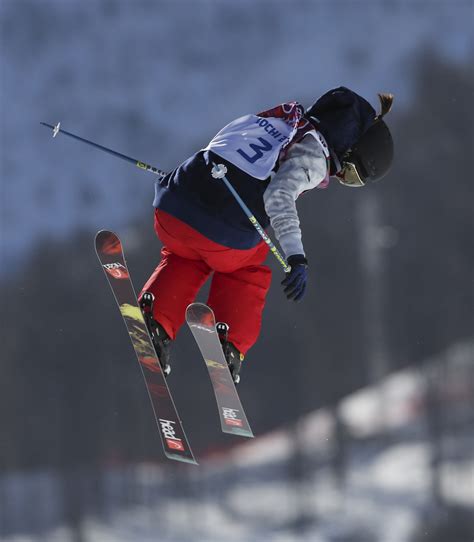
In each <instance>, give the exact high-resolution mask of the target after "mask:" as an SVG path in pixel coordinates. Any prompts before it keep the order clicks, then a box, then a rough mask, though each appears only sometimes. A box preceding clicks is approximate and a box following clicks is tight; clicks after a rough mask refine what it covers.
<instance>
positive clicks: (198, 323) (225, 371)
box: [186, 303, 254, 438]
mask: <svg viewBox="0 0 474 542" xmlns="http://www.w3.org/2000/svg"><path fill="white" fill-rule="evenodd" d="M186 322H187V324H188V326H189V329H190V330H191V332H192V334H193V336H194V338H195V339H196V342H197V345H198V347H199V349H200V351H201V354H202V357H203V358H204V361H205V362H206V366H207V369H208V371H209V376H210V379H211V384H212V387H213V389H214V395H215V397H216V401H217V406H218V410H219V417H220V421H221V429H222V431H223V432H224V433H230V434H233V435H238V436H241V437H249V438H253V436H254V435H253V433H252V429H251V428H250V425H249V422H248V421H247V417H246V415H245V412H244V409H243V407H242V404H241V402H240V398H239V395H238V393H237V390H236V389H235V384H234V381H233V379H232V375H231V373H230V370H229V367H228V365H227V361H226V359H225V357H224V353H223V351H222V346H221V343H220V341H219V335H218V334H217V331H216V320H215V317H214V312H213V311H212V309H211V308H210V307H208V306H207V305H205V304H204V303H192V304H191V305H189V307H188V308H187V309H186Z"/></svg>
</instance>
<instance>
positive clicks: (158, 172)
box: [40, 122, 167, 177]
mask: <svg viewBox="0 0 474 542" xmlns="http://www.w3.org/2000/svg"><path fill="white" fill-rule="evenodd" d="M40 124H42V125H43V126H46V127H48V128H51V129H52V130H53V137H56V136H57V135H58V134H59V133H61V134H64V135H67V136H69V137H72V138H74V139H77V140H78V141H82V142H83V143H87V145H91V146H92V147H95V148H96V149H100V150H101V151H104V152H108V153H109V154H112V155H113V156H118V157H119V158H121V159H122V160H126V161H127V162H131V163H132V164H135V165H136V166H137V167H139V168H140V169H144V170H145V171H149V172H150V173H154V174H155V175H158V176H159V177H164V176H165V175H167V173H166V172H164V171H161V169H158V168H156V167H153V166H150V165H149V164H145V162H140V160H136V159H135V158H131V157H130V156H126V155H125V154H122V153H120V152H117V151H113V150H112V149H109V148H107V147H104V146H103V145H99V144H98V143H94V142H93V141H90V140H89V139H85V138H83V137H80V136H78V135H75V134H71V132H66V130H63V129H62V128H61V123H60V122H58V123H57V124H56V126H53V125H52V124H47V123H46V122H40Z"/></svg>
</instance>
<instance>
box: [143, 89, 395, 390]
mask: <svg viewBox="0 0 474 542" xmlns="http://www.w3.org/2000/svg"><path fill="white" fill-rule="evenodd" d="M379 99H380V104H381V112H380V113H379V114H377V113H376V111H375V110H374V108H373V107H372V106H371V105H370V104H369V102H367V101H366V100H365V99H364V98H362V97H361V96H359V95H358V94H356V93H355V92H353V91H351V90H349V89H347V88H345V87H339V88H336V89H333V90H330V91H329V92H327V93H326V94H324V95H323V96H321V98H319V99H318V100H317V101H316V102H315V103H314V104H313V105H312V106H311V107H310V108H309V109H307V110H306V111H305V110H304V108H303V107H302V106H301V105H300V104H299V103H297V102H291V103H286V104H282V105H280V106H277V107H275V108H273V109H270V110H268V111H264V112H262V113H259V114H258V115H253V114H250V115H245V116H243V117H240V118H238V119H236V120H234V121H233V122H231V123H230V124H228V125H227V126H225V127H224V128H223V129H222V130H221V131H220V132H219V133H218V134H217V135H216V136H215V137H214V138H213V139H212V140H211V142H210V143H209V144H208V145H207V146H206V147H205V148H204V149H202V150H200V151H199V152H197V153H196V154H194V155H193V156H192V157H191V158H189V159H188V160H186V161H185V162H184V163H183V164H181V165H180V166H179V167H178V168H177V169H175V170H174V171H172V172H171V173H170V174H168V175H167V176H166V177H164V178H163V179H161V180H160V181H158V182H157V183H156V191H155V199H154V202H153V205H154V207H155V230H156V233H157V235H158V237H159V239H160V240H161V242H162V244H163V247H162V250H161V255H162V258H161V262H160V264H159V265H158V267H157V268H156V269H155V271H154V272H153V274H152V275H151V277H150V278H149V280H148V281H147V282H146V284H145V286H144V287H143V290H142V293H141V299H143V294H144V293H145V292H150V293H151V294H153V296H154V302H153V307H152V315H153V318H154V320H155V322H154V324H155V327H156V331H155V337H154V342H155V347H156V348H157V352H158V355H159V357H160V360H161V363H162V364H163V365H164V366H168V365H169V359H170V347H171V342H172V340H174V339H175V337H176V334H177V332H178V330H179V328H180V327H181V325H182V324H183V322H184V318H185V311H186V307H187V306H188V305H189V304H190V303H192V302H194V300H195V297H196V295H197V293H198V291H199V290H200V288H201V287H202V286H203V284H204V283H205V282H206V280H207V279H208V278H209V276H210V275H211V274H213V277H212V282H211V287H210V293H209V298H208V302H207V303H208V305H209V306H210V307H211V308H212V309H213V311H214V313H215V315H216V320H217V321H221V322H225V323H227V324H228V326H229V332H228V336H226V337H222V345H223V350H224V354H225V357H226V359H227V362H228V364H229V368H230V370H231V373H232V376H233V378H234V381H235V382H237V381H238V380H239V378H240V377H239V372H240V369H241V363H242V360H243V359H244V355H245V354H246V353H247V351H248V350H249V348H250V347H251V346H252V345H253V344H254V343H255V342H256V340H257V338H258V335H259V333H260V328H261V317H262V311H263V308H264V305H265V298H266V295H267V292H268V289H269V287H270V281H271V271H270V269H269V268H268V267H267V266H265V265H263V263H264V261H265V259H266V257H267V254H268V251H269V248H268V246H267V245H266V244H265V243H264V242H263V241H262V238H261V237H260V236H259V234H258V232H257V231H256V230H255V228H254V226H253V225H252V224H251V223H250V222H249V220H248V218H247V217H246V215H245V214H244V212H243V211H242V209H241V207H240V206H239V204H238V203H237V201H236V199H235V198H234V196H233V195H232V194H231V193H230V191H229V190H228V188H227V187H226V186H225V185H224V184H223V183H222V181H221V180H218V179H215V178H213V177H212V175H211V170H212V168H213V164H214V163H215V164H223V165H224V166H225V167H226V168H227V178H228V179H229V181H230V182H231V184H232V185H233V187H234V188H235V189H236V191H237V193H238V194H239V195H240V197H241V198H242V199H243V200H244V202H245V203H246V205H247V206H248V207H249V208H250V209H251V211H252V213H253V215H254V216H255V217H256V218H257V220H258V221H259V222H260V224H261V225H262V226H263V227H264V228H266V227H268V226H269V225H271V226H272V228H273V231H274V232H275V235H276V238H277V239H278V242H279V244H280V246H281V248H282V250H283V252H284V255H285V257H286V259H287V262H288V264H289V266H291V271H290V272H289V273H287V276H286V278H285V279H284V280H283V282H282V285H283V287H284V293H285V294H286V297H287V298H288V299H290V300H294V301H299V300H300V299H301V298H302V297H303V295H304V293H305V290H306V285H307V281H308V260H307V258H306V252H305V250H304V248H303V244H302V236H301V230H300V223H299V218H298V213H297V210H296V199H297V198H298V196H300V195H301V194H302V193H303V192H306V191H308V190H311V189H312V188H326V187H327V186H328V184H329V181H330V179H331V178H334V179H337V180H338V181H339V182H340V183H342V184H343V185H346V186H364V185H365V184H366V183H367V182H369V181H377V180H379V179H380V178H382V177H383V176H384V175H385V174H386V173H387V171H388V170H389V168H390V165H391V163H392V159H393V141H392V137H391V135H390V131H389V129H388V127H387V125H386V124H385V122H384V120H383V117H384V116H385V115H386V114H387V113H388V111H389V110H390V108H391V105H392V101H393V96H392V95H390V94H379Z"/></svg>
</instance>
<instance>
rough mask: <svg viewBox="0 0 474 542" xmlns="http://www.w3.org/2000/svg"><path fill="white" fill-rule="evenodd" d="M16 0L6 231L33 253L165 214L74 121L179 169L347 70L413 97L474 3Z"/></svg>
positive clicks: (6, 21) (345, 79) (462, 45)
mask: <svg viewBox="0 0 474 542" xmlns="http://www.w3.org/2000/svg"><path fill="white" fill-rule="evenodd" d="M285 6H286V5H285V3H283V2H268V1H260V2H255V1H254V0H240V1H239V2H238V4H235V3H233V2H227V1H224V0H214V1H207V0H202V1H195V2H191V1H183V0H180V1H174V2H172V1H165V2H127V1H117V2H100V1H98V0H97V1H92V0H91V1H88V2H73V1H67V2H64V1H63V0H45V1H42V2H36V1H35V0H22V1H21V2H13V1H11V2H8V1H7V2H1V3H0V17H1V23H2V29H3V32H2V48H1V53H0V54H1V55H2V70H1V102H2V142H1V143H2V145H1V146H2V155H1V166H2V168H1V193H0V205H1V224H0V226H1V230H0V231H1V236H0V237H1V238H0V243H1V245H0V250H1V253H2V255H3V257H4V258H7V259H9V260H11V261H16V262H21V261H23V259H24V257H25V255H26V251H27V250H28V249H30V248H31V247H32V246H33V245H34V244H36V243H37V242H38V241H39V240H41V239H43V238H45V237H48V236H53V237H55V238H58V237H59V238H67V236H69V235H70V234H71V233H72V232H74V231H77V229H79V228H86V229H89V230H91V231H95V230H97V229H98V228H99V227H105V226H107V227H110V228H117V227H118V228H120V227H123V226H124V225H126V224H127V223H129V222H131V221H133V220H135V219H136V217H137V216H139V215H143V214H146V213H150V207H149V206H150V205H151V201H152V177H151V176H149V175H148V174H144V173H142V172H140V171H138V170H135V169H134V168H133V167H132V166H130V165H128V164H126V163H122V162H120V161H118V160H117V159H114V158H112V157H109V156H107V155H103V154H101V153H99V152H98V151H94V150H91V149H89V148H86V147H82V146H81V145H80V144H79V143H74V142H71V141H70V140H66V139H65V138H63V139H61V138H57V139H56V140H54V142H53V140H52V139H50V134H49V133H48V132H47V131H46V129H45V128H43V127H41V126H40V125H39V124H38V123H39V122H40V121H45V122H49V123H55V122H57V121H58V120H61V121H62V125H63V127H64V128H65V129H67V130H70V131H73V132H76V133H78V134H80V135H83V136H84V137H89V138H92V139H95V140H97V141H98V142H100V143H102V144H105V145H107V146H110V147H112V148H114V149H117V150H118V151H121V152H123V153H126V154H129V155H131V156H134V157H136V158H138V159H140V160H143V161H147V162H149V163H152V164H155V165H157V166H158V167H161V168H163V169H170V168H172V167H174V166H175V165H176V164H177V163H178V162H179V161H181V160H182V159H184V158H186V157H187V156H188V155H189V154H190V153H191V152H193V151H195V150H197V149H199V148H200V147H201V146H203V144H204V143H205V142H206V141H207V140H208V139H209V138H210V137H211V136H212V135H214V133H215V132H216V131H217V130H218V129H219V128H220V127H221V125H222V124H223V123H225V122H227V121H229V120H230V119H232V118H233V117H235V116H237V115H240V114H242V113H245V112H248V111H256V110H260V109H262V108H266V107H268V106H270V105H272V104H275V103H278V102H281V101H283V100H285V99H290V98H291V99H295V98H296V99H299V100H300V101H302V102H303V103H304V104H305V105H308V104H309V103H310V102H311V101H312V100H313V99H314V98H315V97H316V96H317V95H318V94H319V93H321V92H323V91H324V90H326V89H327V88H329V87H331V86H334V85H339V84H341V83H344V84H347V85H348V86H352V87H353V88H355V89H356V90H358V91H359V92H361V93H363V94H366V95H368V96H375V93H376V91H379V90H390V91H392V92H394V93H395V94H396V95H397V97H398V99H399V100H400V103H403V102H406V101H407V100H409V99H410V97H411V92H412V89H411V83H412V81H413V77H412V76H413V71H414V69H415V66H414V64H413V59H414V55H415V53H416V51H417V50H418V48H420V47H432V48H434V49H437V50H438V51H439V52H440V53H441V54H443V55H445V56H447V57H449V58H451V59H453V60H456V61H463V60H465V59H466V58H467V55H468V51H469V46H470V17H469V14H470V12H471V3H470V2H469V1H464V0H453V1H437V2H434V3H433V2H418V1H410V2H407V1H404V0H394V1H393V2H390V3H385V2H372V1H365V2H364V1H354V2H350V1H348V2H304V1H295V2H292V3H291V8H289V7H288V6H287V7H288V9H285Z"/></svg>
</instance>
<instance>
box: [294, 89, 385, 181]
mask: <svg viewBox="0 0 474 542" xmlns="http://www.w3.org/2000/svg"><path fill="white" fill-rule="evenodd" d="M379 99H380V103H381V108H382V110H381V113H380V114H379V115H377V114H376V111H375V109H374V108H373V107H372V106H371V105H370V103H369V102H368V101H367V100H366V99H365V98H363V97H362V96H359V95H358V94H357V93H355V92H354V91H352V90H350V89H348V88H346V87H338V88H335V89H332V90H330V91H328V92H327V93H326V94H324V95H323V96H321V97H320V98H319V99H318V100H317V101H316V102H315V103H314V104H313V105H312V106H311V107H310V108H309V109H308V110H307V111H306V113H305V116H306V117H308V118H309V119H310V120H312V121H313V123H314V124H315V125H316V127H317V129H318V131H320V132H321V133H322V135H323V136H324V138H325V139H326V141H327V143H328V145H329V148H330V151H331V156H332V159H333V164H334V166H333V167H334V169H335V170H336V171H335V173H334V174H335V175H336V176H337V178H338V180H339V181H340V182H341V183H342V184H344V185H346V186H364V185H365V184H366V182H367V181H369V180H370V181H375V180H378V179H380V178H382V177H383V176H384V175H385V174H386V173H387V172H388V170H389V168H390V165H391V163H392V159H393V141H392V138H391V135H390V132H389V130H388V127H387V125H386V124H385V122H384V121H383V120H382V118H383V117H384V116H385V115H386V114H387V113H388V112H389V111H390V108H391V106H392V102H393V96H392V95H391V94H379Z"/></svg>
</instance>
